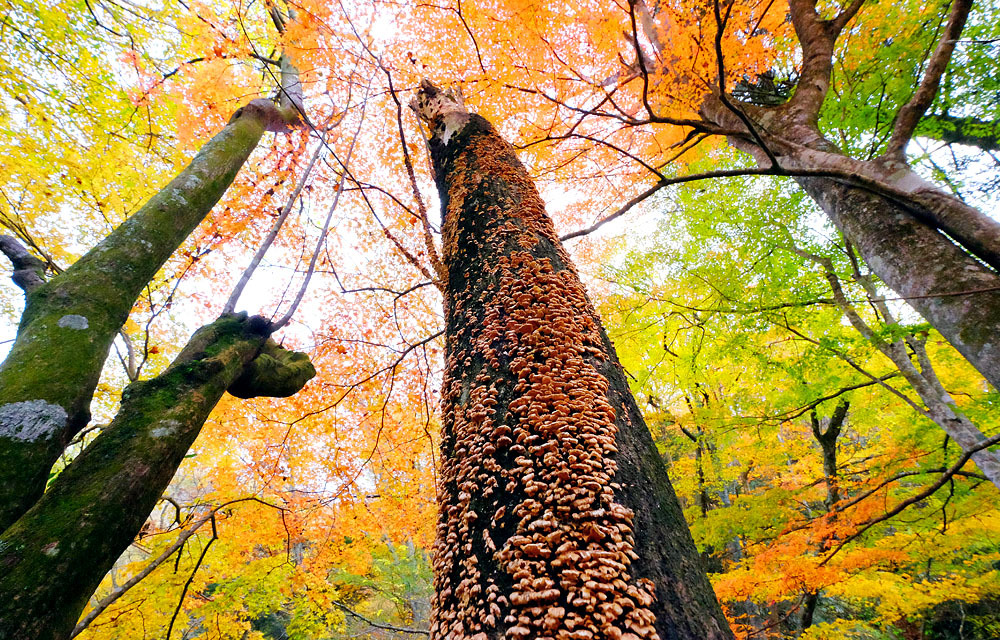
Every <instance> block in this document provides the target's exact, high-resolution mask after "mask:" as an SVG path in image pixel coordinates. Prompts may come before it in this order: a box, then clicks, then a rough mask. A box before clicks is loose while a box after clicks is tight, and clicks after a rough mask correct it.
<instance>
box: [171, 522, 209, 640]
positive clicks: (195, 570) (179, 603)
mask: <svg viewBox="0 0 1000 640" xmlns="http://www.w3.org/2000/svg"><path fill="white" fill-rule="evenodd" d="M208 519H209V521H210V522H211V523H212V538H211V539H210V540H209V541H208V542H207V543H206V544H205V548H203V549H202V550H201V555H200V556H198V561H197V562H195V564H194V568H193V569H191V575H189V576H188V579H187V582H185V583H184V588H183V589H181V597H180V598H178V599H177V608H176V609H174V615H172V616H170V624H169V625H167V633H166V635H164V636H163V638H164V640H170V633H171V632H172V631H173V630H174V622H176V621H177V614H179V613H180V612H181V606H182V605H183V604H184V597H185V596H186V595H187V592H188V589H189V588H190V587H191V583H192V582H194V575H195V574H196V573H198V569H199V568H200V567H201V563H202V561H204V560H205V554H207V553H208V549H209V547H211V546H212V543H213V542H215V541H216V540H218V539H219V530H218V529H217V528H216V526H215V513H214V512H213V513H211V514H210V515H209V516H208Z"/></svg>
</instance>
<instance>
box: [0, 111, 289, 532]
mask: <svg viewBox="0 0 1000 640" xmlns="http://www.w3.org/2000/svg"><path fill="white" fill-rule="evenodd" d="M283 120H284V116H283V115H282V113H281V111H280V110H279V108H278V107H277V106H275V105H274V104H273V103H272V102H271V101H269V100H264V99H258V100H254V101H252V102H251V103H250V104H249V105H247V106H245V107H243V108H242V109H240V110H239V111H238V112H237V113H236V114H235V115H234V117H233V119H232V120H231V121H230V122H229V124H228V125H226V127H225V128H224V129H223V130H222V131H221V132H220V133H219V134H218V135H216V136H215V137H214V138H212V140H210V141H209V142H208V143H207V144H205V146H204V147H202V149H201V150H200V152H199V153H198V155H197V156H196V157H195V158H194V159H193V160H192V161H191V163H190V164H189V165H188V166H187V168H185V169H184V170H183V171H182V172H181V173H180V175H178V176H177V177H176V178H174V179H173V180H172V181H171V182H170V183H169V184H168V185H167V186H166V187H164V188H163V189H162V190H161V191H160V192H159V193H157V194H156V195H155V196H154V197H153V198H152V199H151V200H150V201H149V202H148V203H147V204H146V205H145V206H144V207H142V209H140V210H139V211H138V212H137V213H135V214H134V215H132V216H131V217H130V218H129V219H128V220H126V221H125V222H124V223H123V224H122V225H121V226H119V227H118V228H117V229H115V231H114V232H112V233H111V235H109V236H108V237H107V238H105V239H104V240H103V241H102V242H101V243H100V244H98V245H97V246H96V247H94V248H93V249H91V250H90V251H89V252H88V253H87V254H86V255H84V256H83V257H82V258H81V259H80V260H78V261H77V262H76V263H75V264H73V265H72V266H71V267H69V268H68V269H67V270H66V271H65V272H63V273H62V274H60V275H58V276H56V277H54V278H52V279H51V280H49V281H48V282H44V281H43V280H42V279H41V278H40V277H39V273H40V270H35V271H34V272H32V271H31V268H30V267H32V266H33V265H31V264H21V265H18V264H15V270H16V271H17V273H15V276H17V275H18V274H21V277H20V278H17V277H16V278H15V281H17V282H18V284H20V285H21V286H22V288H23V289H24V291H25V297H26V305H25V310H24V314H23V315H22V317H21V321H20V325H19V327H18V332H17V338H16V340H15V341H14V344H13V346H12V347H11V350H10V353H9V354H8V356H7V358H6V360H4V362H3V364H2V365H0V532H2V531H3V530H4V529H6V528H7V527H8V526H10V525H11V524H12V523H13V522H14V521H15V520H16V519H17V518H19V517H20V516H21V515H22V514H23V513H24V512H25V511H27V510H28V508H30V507H31V505H32V504H34V503H35V501H36V500H37V499H38V497H39V496H40V495H41V494H42V492H43V491H44V489H45V484H46V481H47V479H48V474H49V471H50V469H51V468H52V464H53V463H54V462H55V461H56V460H57V459H58V457H59V455H60V454H62V452H63V450H64V449H65V447H66V445H67V444H68V443H69V442H70V440H71V439H72V438H73V436H74V435H76V434H77V433H78V432H79V430H80V429H81V428H82V427H84V426H85V425H86V424H87V422H88V421H89V420H90V402H91V399H92V397H93V394H94V389H95V388H96V386H97V382H98V379H99V378H100V374H101V369H102V367H103V365H104V362H105V360H106V358H107V355H108V351H109V349H110V348H111V343H112V342H113V341H114V339H115V335H116V334H117V333H118V330H119V329H120V328H121V326H122V325H123V324H124V323H125V320H126V318H127V317H128V314H129V311H130V310H131V309H132V305H133V304H134V303H135V300H136V298H137V297H138V296H139V294H140V292H141V291H142V288H143V287H144V286H146V284H147V283H148V282H149V281H150V280H151V279H152V278H153V276H154V275H155V274H156V272H157V271H158V270H159V269H160V267H162V266H163V264H164V263H165V262H166V260H167V259H168V258H169V257H170V255H171V254H172V253H173V252H174V251H175V250H176V249H177V247H178V246H180V244H181V243H182V242H183V241H184V239H185V238H187V237H188V235H189V234H190V233H191V232H192V231H193V230H194V228H195V227H196V226H197V225H198V224H199V223H200V222H201V221H202V219H203V218H204V217H205V216H206V215H207V214H208V212H209V211H210V210H211V208H212V207H213V206H214V205H215V203H216V202H218V201H219V199H220V198H221V197H222V194H223V193H225V191H226V189H227V188H228V187H229V185H230V184H231V183H232V181H233V179H234V177H235V176H236V173H237V172H238V171H239V169H240V167H241V166H242V165H243V163H244V162H245V161H246V159H247V157H248V156H249V155H250V153H251V152H252V151H253V150H254V148H255V147H256V146H257V143H258V141H259V140H260V138H261V135H262V134H263V133H264V131H265V130H285V129H284V128H282V126H283ZM4 249H5V251H4V253H7V254H8V256H10V257H11V258H12V260H14V261H15V262H17V261H18V259H17V256H16V254H13V253H12V252H10V251H8V250H7V249H9V247H8V246H7V245H6V244H5V245H4ZM28 258H30V256H29V257H28ZM21 262H22V263H24V259H22V260H21ZM28 262H29V263H30V260H28ZM34 266H38V265H34Z"/></svg>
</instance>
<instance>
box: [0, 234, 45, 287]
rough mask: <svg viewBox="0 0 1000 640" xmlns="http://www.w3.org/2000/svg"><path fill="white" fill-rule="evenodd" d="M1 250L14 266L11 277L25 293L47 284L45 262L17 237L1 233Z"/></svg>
mask: <svg viewBox="0 0 1000 640" xmlns="http://www.w3.org/2000/svg"><path fill="white" fill-rule="evenodd" d="M0 252H3V254H4V255H5V256H7V258H8V259H9V260H10V262H11V264H12V265H13V266H14V273H13V275H12V276H11V279H12V280H13V281H14V284H16V285H17V286H19V287H21V289H23V290H24V293H25V294H27V293H30V292H31V291H33V290H34V289H36V288H37V287H40V286H41V285H43V284H45V277H44V274H45V263H44V262H42V261H41V260H39V259H38V258H36V257H35V256H33V255H31V253H30V252H29V251H28V250H27V249H26V248H25V247H24V245H22V244H21V243H20V242H18V241H17V238H15V237H14V236H7V235H0Z"/></svg>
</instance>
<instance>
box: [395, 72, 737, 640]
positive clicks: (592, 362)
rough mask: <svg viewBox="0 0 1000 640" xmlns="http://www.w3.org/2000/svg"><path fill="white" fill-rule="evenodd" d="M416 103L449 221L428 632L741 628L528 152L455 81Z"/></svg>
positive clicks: (581, 637)
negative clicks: (709, 569)
mask: <svg viewBox="0 0 1000 640" xmlns="http://www.w3.org/2000/svg"><path fill="white" fill-rule="evenodd" d="M414 106H415V108H416V109H417V111H418V113H419V114H420V116H421V117H423V118H424V119H426V120H427V121H428V122H429V123H430V124H431V128H432V131H433V137H432V139H431V140H430V143H429V144H430V147H431V151H432V155H433V160H434V168H435V171H436V176H437V182H438V188H439V191H440V194H441V198H442V203H443V209H444V221H443V225H444V226H443V236H444V241H443V242H444V248H443V261H444V263H445V265H446V271H447V277H446V282H445V283H444V285H445V309H446V323H447V325H446V340H447V342H446V345H447V346H446V352H447V363H446V369H445V379H444V399H443V414H444V424H443V433H442V445H441V447H442V462H441V473H440V478H439V485H438V500H439V509H440V516H439V523H438V529H437V541H436V543H435V548H434V561H433V562H434V573H435V595H434V598H433V613H432V621H431V637H432V638H439V639H444V638H449V639H461V638H470V639H473V638H474V639H476V640H487V639H490V640H494V639H499V638H509V639H514V640H518V639H527V638H531V639H538V640H541V639H545V638H552V639H556V638H559V639H563V638H565V639H569V638H573V639H576V640H585V639H591V638H592V639H595V640H596V639H609V640H618V639H619V638H626V639H628V640H637V639H639V638H643V639H651V638H662V639H664V640H666V639H674V638H677V639H681V638H684V639H688V638H689V639H691V640H694V639H698V640H711V639H721V638H731V637H732V636H731V632H730V630H729V627H728V625H727V623H726V621H725V618H724V617H723V615H722V611H721V609H720V607H719V605H718V603H717V601H716V598H715V595H714V593H713V592H712V588H711V586H710V584H709V582H708V579H707V577H706V575H705V572H704V570H703V568H702V565H701V561H700V558H699V555H698V552H697V550H696V548H695V546H694V543H693V541H692V538H691V535H690V533H689V531H688V528H687V524H686V523H685V521H684V517H683V514H682V512H681V508H680V506H679V504H678V501H677V498H676V496H675V495H674V492H673V489H672V487H671V485H670V481H669V480H668V478H667V474H666V470H665V468H664V466H663V463H662V460H661V458H660V456H659V455H658V454H657V451H656V449H655V447H654V444H653V441H652V438H651V436H650V434H649V431H648V430H647V428H646V425H645V424H644V422H643V418H642V415H641V414H640V412H639V410H638V408H637V406H636V403H635V401H634V399H633V397H632V395H631V393H630V392H629V389H628V385H627V384H626V381H625V376H624V372H623V370H622V368H621V365H620V364H619V363H618V360H617V357H616V355H615V351H614V348H613V347H612V345H611V343H610V341H609V340H608V338H607V335H606V334H605V332H604V330H603V329H602V327H601V322H600V319H599V318H598V316H597V314H596V312H595V310H594V308H593V307H592V305H591V303H590V302H589V300H588V298H587V295H586V293H585V291H584V287H583V285H582V284H581V282H580V279H579V277H578V276H577V273H576V271H575V269H574V267H573V265H572V263H571V262H570V260H569V257H568V255H567V254H566V252H565V251H564V249H563V248H562V246H561V245H560V243H559V240H558V237H557V236H556V234H555V231H554V228H553V225H552V222H551V220H550V219H549V218H548V216H547V215H546V213H545V208H544V205H543V203H542V200H541V198H540V197H539V195H538V192H537V191H536V189H535V187H534V185H533V183H532V181H531V180H530V179H529V177H528V175H527V173H526V172H525V169H524V167H523V166H522V165H521V164H520V162H519V161H518V160H517V158H516V156H515V155H514V151H513V149H512V147H511V146H510V145H509V144H507V143H506V142H505V141H504V140H503V139H502V138H501V137H500V136H499V135H498V134H497V132H496V131H495V130H494V129H493V127H492V126H491V125H490V124H489V123H488V122H487V121H486V120H484V119H483V118H481V117H479V116H478V115H474V114H469V113H467V112H466V111H465V109H464V107H463V106H462V104H461V101H460V99H458V98H457V96H453V95H451V94H450V93H448V94H445V93H442V92H440V91H438V90H437V89H436V88H434V87H433V86H432V85H430V84H429V83H425V84H424V85H422V89H421V92H420V94H419V96H418V100H417V102H416V103H415V105H414Z"/></svg>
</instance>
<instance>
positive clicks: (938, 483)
mask: <svg viewBox="0 0 1000 640" xmlns="http://www.w3.org/2000/svg"><path fill="white" fill-rule="evenodd" d="M998 442H1000V434H998V435H995V436H993V437H992V438H989V439H988V440H983V441H982V442H980V443H979V444H977V445H976V446H975V447H974V448H972V449H969V450H968V451H965V452H963V453H962V457H960V458H959V459H958V461H957V462H956V463H955V464H953V465H952V466H951V467H949V468H948V470H947V471H945V472H944V473H943V474H941V477H939V478H938V479H937V480H935V481H934V483H933V484H931V485H930V486H928V487H927V488H926V489H924V490H923V491H921V492H919V493H916V494H914V495H912V496H910V497H909V498H907V499H906V500H903V501H902V502H900V503H899V504H897V505H896V506H895V507H893V508H892V509H890V510H889V511H886V512H885V513H883V514H882V515H880V516H878V517H877V518H872V519H871V520H868V521H866V522H865V523H864V524H863V525H862V527H861V528H860V529H859V530H857V531H855V532H854V533H852V534H851V535H849V536H847V537H846V538H844V540H843V541H842V542H841V543H840V544H838V545H837V548H836V549H834V550H833V551H832V552H830V555H828V556H827V557H825V558H823V560H822V562H820V563H819V564H820V566H823V565H825V564H826V563H827V562H829V561H830V560H832V559H833V557H834V556H835V555H837V553H839V552H840V550H841V549H843V548H844V545H846V544H847V543H849V542H851V541H853V540H856V539H858V538H859V537H861V536H862V535H863V534H864V533H865V532H866V531H868V530H869V529H871V528H872V527H874V526H875V525H876V524H878V523H880V522H885V521H886V520H888V519H889V518H892V517H893V516H895V515H897V514H899V513H900V512H902V511H903V510H904V509H906V508H907V507H909V506H911V505H913V504H916V503H917V502H920V501H921V500H923V499H925V498H927V497H930V496H931V495H933V494H934V492H936V491H937V490H938V489H940V488H941V487H943V486H944V485H945V484H946V483H947V482H948V481H949V480H951V479H952V478H953V477H954V476H956V475H958V474H959V472H960V471H961V469H962V467H963V466H965V463H967V462H968V461H969V459H970V458H972V455H973V454H974V453H977V452H979V451H983V450H985V449H986V448H987V447H991V446H993V445H995V444H997V443H998Z"/></svg>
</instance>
